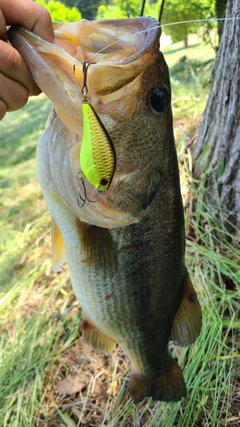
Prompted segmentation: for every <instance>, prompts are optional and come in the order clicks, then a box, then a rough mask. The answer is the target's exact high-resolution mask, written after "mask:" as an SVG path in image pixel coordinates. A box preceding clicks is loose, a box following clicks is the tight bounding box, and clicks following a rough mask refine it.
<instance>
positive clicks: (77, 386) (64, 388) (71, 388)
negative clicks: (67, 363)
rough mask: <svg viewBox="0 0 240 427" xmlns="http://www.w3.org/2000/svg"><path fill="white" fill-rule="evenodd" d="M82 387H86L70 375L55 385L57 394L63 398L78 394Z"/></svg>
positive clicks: (78, 379) (77, 378)
mask: <svg viewBox="0 0 240 427" xmlns="http://www.w3.org/2000/svg"><path fill="white" fill-rule="evenodd" d="M84 387H86V383H84V382H83V381H82V380H81V379H80V378H79V377H77V376H72V375H68V376H67V377H66V378H64V379H63V380H60V381H58V382H57V383H56V388H57V391H58V393H59V394H60V395H63V396H67V395H69V394H73V393H78V392H80V391H81V390H82V389H83V388H84Z"/></svg>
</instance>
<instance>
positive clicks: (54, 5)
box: [36, 0, 81, 22]
mask: <svg viewBox="0 0 240 427" xmlns="http://www.w3.org/2000/svg"><path fill="white" fill-rule="evenodd" d="M36 2H37V3H39V4H41V5H42V6H44V7H45V8H46V9H47V10H48V11H49V13H50V15H51V18H52V20H53V21H61V22H67V21H79V20H80V19H81V13H80V12H79V10H78V9H77V8H76V7H75V6H74V7H71V8H69V7H67V6H65V4H63V3H60V2H59V1H54V0H49V1H48V0H36Z"/></svg>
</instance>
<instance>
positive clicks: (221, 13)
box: [215, 0, 227, 43]
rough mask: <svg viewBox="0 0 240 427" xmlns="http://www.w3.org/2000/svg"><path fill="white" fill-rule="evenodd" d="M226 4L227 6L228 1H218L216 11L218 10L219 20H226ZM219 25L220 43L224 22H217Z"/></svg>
mask: <svg viewBox="0 0 240 427" xmlns="http://www.w3.org/2000/svg"><path fill="white" fill-rule="evenodd" d="M226 4H227V0H216V3H215V9H216V16H217V18H224V16H225V11H226ZM217 25H218V40H219V43H220V40H221V37H222V32H223V25H224V21H217Z"/></svg>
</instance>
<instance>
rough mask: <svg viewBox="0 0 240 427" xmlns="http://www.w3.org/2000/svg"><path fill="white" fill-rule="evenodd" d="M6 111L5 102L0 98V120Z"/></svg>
mask: <svg viewBox="0 0 240 427" xmlns="http://www.w3.org/2000/svg"><path fill="white" fill-rule="evenodd" d="M6 112H7V104H6V103H5V102H4V101H3V100H2V99H0V120H2V119H3V117H4V116H5V114H6Z"/></svg>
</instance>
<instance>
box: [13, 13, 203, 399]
mask: <svg viewBox="0 0 240 427" xmlns="http://www.w3.org/2000/svg"><path fill="white" fill-rule="evenodd" d="M124 30H125V33H126V34H128V35H129V38H128V39H127V41H124V40H121V46H120V47H119V46H118V44H114V45H112V46H111V49H107V50H106V51H103V52H102V53H101V52H98V48H99V45H101V34H102V41H104V43H106V45H107V46H108V44H107V40H108V31H109V34H110V37H109V42H110V43H111V41H112V40H113V39H114V37H113V34H114V35H115V36H116V37H118V36H117V34H118V33H119V31H120V33H121V34H123V31H124ZM91 33H92V34H95V35H96V34H97V35H98V37H97V39H98V41H97V42H96V41H94V40H96V38H95V39H94V37H93V38H91ZM55 35H56V40H57V41H61V46H63V45H64V43H65V47H66V49H67V48H68V47H69V46H70V47H71V52H73V51H74V48H75V50H76V54H75V57H73V56H70V55H68V54H67V53H66V52H65V51H64V49H63V48H60V47H58V46H56V45H51V44H49V43H48V42H46V41H44V40H42V39H40V38H39V37H36V36H35V35H34V34H32V33H30V32H28V31H27V30H25V29H22V28H20V29H19V28H18V29H17V30H14V29H12V30H11V32H10V34H9V37H10V40H11V42H12V43H13V45H14V46H15V47H16V48H17V49H19V51H20V53H21V54H22V56H23V57H24V59H25V61H26V62H27V64H28V67H29V69H30V70H31V72H32V74H33V77H34V78H35V80H36V82H37V84H38V86H39V87H40V88H41V89H42V90H43V91H44V92H45V93H46V95H47V96H48V97H49V98H50V99H51V100H52V101H53V104H54V108H55V112H53V113H52V115H51V116H50V119H49V120H48V123H47V127H46V130H45V132H44V134H43V135H42V137H41V138H40V141H39V144H38V150H37V169H38V178H39V182H40V185H41V188H42V192H43V195H44V198H45V200H46V203H47V206H48V209H49V211H50V213H51V216H52V219H53V233H52V234H53V261H54V270H55V271H57V270H58V268H59V267H60V265H61V262H62V260H63V259H64V255H65V254H66V258H67V261H68V265H69V270H70V275H71V280H72V285H73V289H74V292H75V294H76V296H77V298H78V299H79V301H80V304H81V307H82V312H83V321H82V331H83V337H84V338H85V340H86V341H87V342H88V343H89V345H91V346H92V347H94V348H96V349H97V350H99V351H103V352H109V351H111V349H112V348H113V347H114V345H115V342H118V343H119V345H120V346H121V347H122V349H123V350H124V351H125V353H126V355H127V356H128V358H129V360H130V363H131V374H130V379H129V393H130V395H131V396H132V398H133V400H134V402H136V403H137V402H140V401H141V400H142V399H143V398H144V397H146V396H151V397H152V398H153V399H158V400H163V401H176V400H180V399H181V398H182V397H185V396H186V386H185V382H184V379H183V375H182V371H181V369H180V367H179V366H178V364H177V362H176V361H175V360H174V359H173V358H172V356H171V355H170V353H169V351H168V342H169V339H170V337H171V338H172V339H173V340H174V342H178V343H179V344H180V345H185V346H188V345H190V344H191V343H193V342H194V341H195V339H196V338H197V336H198V334H199V333H200V329H201V309H200V305H199V303H198V300H197V296H196V293H195V291H194V288H193V286H192V283H191V280H190V278H189V275H188V272H187V269H186V265H185V236H184V217H183V206H182V199H181V192H180V184H179V171H178V163H177V155H176V148H175V143H174V136H173V124H172V112H171V106H170V104H169V102H170V99H171V89H170V81H169V74H168V68H167V64H166V62H165V60H164V58H163V56H162V54H161V53H160V52H159V36H160V29H159V28H158V25H157V22H156V21H155V20H154V19H152V18H136V19H126V20H109V21H93V22H88V21H80V22H79V23H63V24H61V23H58V24H55ZM131 35H133V36H134V37H133V40H132V41H131V39H130V36H131ZM95 43H96V44H95ZM104 43H103V44H104ZM113 48H114V49H113ZM87 52H92V53H91V60H92V58H93V57H94V55H95V54H97V55H95V57H94V61H95V60H96V61H97V64H91V67H89V71H88V82H87V83H88V94H87V96H88V101H89V103H90V104H91V106H92V107H93V109H94V111H95V113H96V114H97V115H98V117H99V118H100V120H101V123H102V124H103V126H104V127H105V129H106V131H107V133H108V135H109V136H110V138H111V141H112V144H113V147H114V150H115V153H116V169H115V171H114V175H113V178H112V182H111V185H110V187H109V189H108V190H107V191H106V193H104V194H102V193H99V197H98V198H97V199H95V200H97V201H96V202H95V203H92V201H93V200H94V195H96V194H98V193H97V192H96V189H95V188H94V186H93V185H92V184H91V182H88V180H87V179H86V177H85V178H84V191H85V192H86V195H87V198H86V201H85V203H84V205H83V204H82V206H81V205H80V204H79V203H78V197H79V196H80V192H81V190H83V188H81V183H82V181H81V180H80V179H79V175H78V174H79V153H80V150H81V141H82V135H83V123H82V117H81V114H80V113H79V110H80V104H81V102H82V93H81V89H82V87H83V86H82V85H83V82H82V77H81V73H75V74H74V71H73V70H76V69H82V63H81V62H79V61H82V60H83V58H86V57H87ZM37 69H38V70H37ZM36 70H37V71H36ZM69 94H71V96H70V95H69ZM152 95H153V96H152ZM158 96H159V98H158ZM152 99H154V103H153V104H152V103H151V102H152V101H151V100H152ZM162 100H163V103H162ZM63 106H64V108H63Z"/></svg>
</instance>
